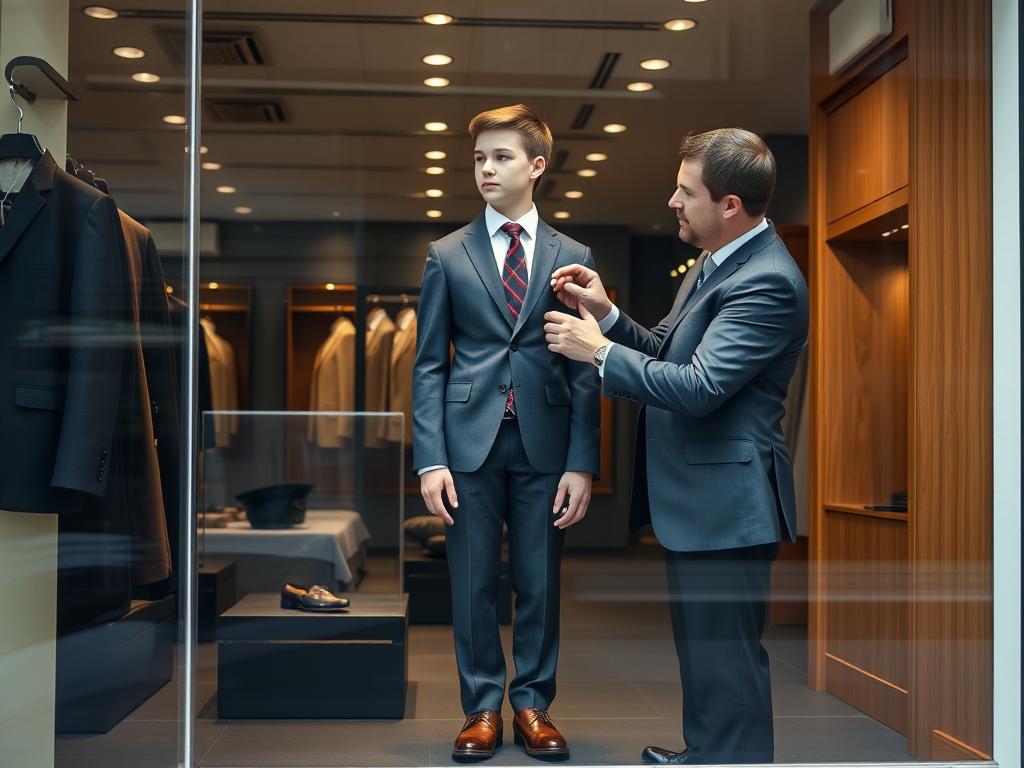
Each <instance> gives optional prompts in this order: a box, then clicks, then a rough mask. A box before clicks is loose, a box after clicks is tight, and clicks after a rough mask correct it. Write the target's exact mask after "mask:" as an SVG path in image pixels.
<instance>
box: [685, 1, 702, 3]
mask: <svg viewBox="0 0 1024 768" xmlns="http://www.w3.org/2000/svg"><path fill="white" fill-rule="evenodd" d="M683 2H684V3H703V2H704V0H683Z"/></svg>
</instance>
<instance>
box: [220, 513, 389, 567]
mask: <svg viewBox="0 0 1024 768" xmlns="http://www.w3.org/2000/svg"><path fill="white" fill-rule="evenodd" d="M369 539H370V531H369V530H368V529H367V527H366V523H364V522H363V518H362V516H361V515H360V514H359V513H358V512H354V511H352V510H350V509H331V510H326V509H318V510H313V511H307V512H306V522H304V523H303V524H302V525H299V526H296V527H294V528H275V529H260V528H253V527H252V526H251V525H249V523H248V522H234V523H228V526H227V528H208V529H206V531H205V534H204V533H203V532H202V531H200V546H201V547H202V546H203V544H204V541H205V551H206V555H207V557H213V556H219V555H275V556H277V557H302V558H308V559H310V560H324V561H326V562H329V563H332V564H333V566H334V578H335V579H337V580H338V581H339V582H341V583H342V584H347V583H349V582H351V581H352V571H351V569H350V568H349V565H348V560H349V558H350V557H352V556H353V555H355V554H356V553H357V552H358V551H359V548H360V547H361V546H362V545H363V544H364V543H366V542H367V541H368V540H369Z"/></svg>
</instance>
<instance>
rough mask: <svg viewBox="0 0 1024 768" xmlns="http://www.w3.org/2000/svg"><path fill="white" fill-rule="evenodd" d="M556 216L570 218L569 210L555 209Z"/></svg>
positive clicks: (557, 217)
mask: <svg viewBox="0 0 1024 768" xmlns="http://www.w3.org/2000/svg"><path fill="white" fill-rule="evenodd" d="M555 218H556V219H568V218H569V212H568V211H555Z"/></svg>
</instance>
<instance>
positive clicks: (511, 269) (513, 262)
mask: <svg viewBox="0 0 1024 768" xmlns="http://www.w3.org/2000/svg"><path fill="white" fill-rule="evenodd" d="M501 231H502V232H504V233H505V234H506V235H508V238H509V244H508V252H507V253H506V254H505V266H504V267H503V268H502V270H501V284H502V285H503V286H504V287H505V302H506V304H508V311H509V312H510V313H512V319H513V320H519V313H520V312H522V311H523V302H524V301H525V300H526V288H527V286H528V284H529V282H530V276H529V274H528V273H527V271H526V250H525V249H524V248H523V243H522V240H520V239H519V235H520V234H522V232H523V227H522V225H521V224H515V223H513V222H511V221H508V222H505V223H504V224H502V225H501ZM505 413H506V414H507V415H509V416H515V415H516V397H515V393H514V392H513V391H512V387H509V388H508V398H507V399H506V400H505Z"/></svg>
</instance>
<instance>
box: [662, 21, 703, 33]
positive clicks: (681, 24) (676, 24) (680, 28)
mask: <svg viewBox="0 0 1024 768" xmlns="http://www.w3.org/2000/svg"><path fill="white" fill-rule="evenodd" d="M696 26H697V22H696V21H694V20H693V19H669V20H668V21H666V22H665V29H667V30H668V31H669V32H685V31H686V30H688V29H693V28H694V27H696Z"/></svg>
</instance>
